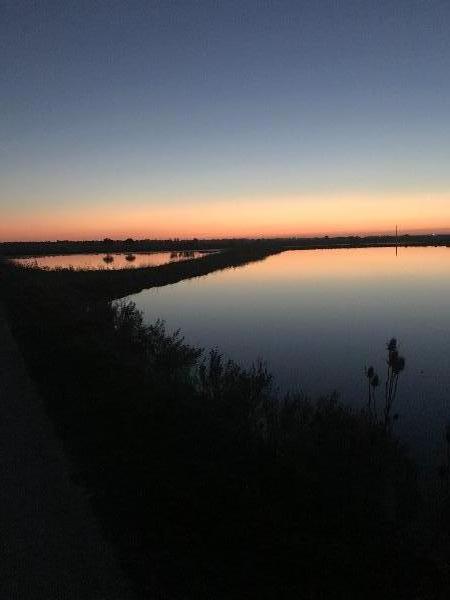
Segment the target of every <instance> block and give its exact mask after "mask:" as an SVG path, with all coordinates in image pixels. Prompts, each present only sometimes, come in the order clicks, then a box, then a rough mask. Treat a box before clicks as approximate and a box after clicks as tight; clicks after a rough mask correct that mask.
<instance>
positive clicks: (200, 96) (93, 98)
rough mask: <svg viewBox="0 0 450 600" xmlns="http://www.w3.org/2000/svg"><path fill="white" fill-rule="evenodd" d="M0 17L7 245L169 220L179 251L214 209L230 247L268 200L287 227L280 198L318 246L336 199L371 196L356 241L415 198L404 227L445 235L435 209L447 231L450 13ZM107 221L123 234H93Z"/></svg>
mask: <svg viewBox="0 0 450 600" xmlns="http://www.w3.org/2000/svg"><path fill="white" fill-rule="evenodd" d="M0 11H1V13H0V16H1V20H0V86H1V95H0V106H1V112H0V133H1V142H0V179H1V182H2V185H1V189H0V209H1V212H2V214H3V215H4V219H3V223H4V224H3V228H2V226H1V224H0V237H3V238H4V239H6V238H9V237H10V238H16V237H23V238H25V237H27V238H29V237H30V236H31V237H33V233H34V232H36V235H38V236H39V235H44V233H46V235H47V236H48V237H60V236H64V235H67V236H69V237H86V235H87V233H89V235H88V237H89V236H91V237H92V236H94V237H95V236H96V235H98V236H100V237H101V236H102V235H103V233H105V235H106V234H107V233H108V231H105V232H104V229H105V228H106V229H108V227H109V228H110V229H111V230H112V231H113V232H116V230H117V233H120V231H119V230H118V229H117V227H118V225H117V223H118V222H121V223H122V227H123V234H124V235H125V236H126V235H127V234H128V233H134V234H140V233H142V234H144V233H148V236H152V235H156V236H158V235H159V234H161V235H162V233H163V229H164V234H167V235H169V234H170V228H169V227H168V226H165V227H164V228H163V229H161V223H160V221H161V222H162V221H164V214H165V212H164V211H167V213H166V214H167V219H168V220H169V221H171V223H172V227H173V234H172V235H173V236H175V235H179V234H180V233H181V234H183V233H186V234H188V233H189V232H188V231H186V232H185V231H184V230H183V228H182V227H181V226H180V224H179V223H177V221H176V214H177V210H178V209H180V212H182V211H186V210H188V209H189V210H191V221H190V227H191V228H194V229H195V222H196V221H195V215H196V214H197V213H198V216H199V223H200V222H201V225H199V230H198V231H197V230H193V231H192V232H191V233H192V235H196V234H199V235H207V234H208V227H209V230H210V231H211V233H214V232H216V231H217V227H218V224H217V222H216V221H217V219H216V217H212V220H214V219H216V221H215V222H214V223H213V222H212V221H211V224H210V225H209V226H208V221H207V218H205V211H206V213H207V212H208V211H210V214H211V215H215V214H216V212H217V210H219V208H220V210H222V211H223V210H226V207H227V205H228V203H229V205H230V207H232V210H231V212H230V218H229V220H228V221H227V220H226V219H225V221H224V224H223V228H224V231H223V233H224V234H229V235H233V233H234V225H235V224H236V223H237V220H239V219H240V210H239V208H240V206H242V216H243V217H244V216H245V218H248V217H247V215H248V214H249V210H250V208H251V207H253V208H254V211H255V215H257V214H258V211H259V207H260V204H261V203H264V206H265V207H266V209H267V203H269V204H270V203H271V210H273V212H274V215H276V217H277V219H276V222H277V227H279V228H281V229H283V221H282V219H281V220H280V218H279V215H278V214H277V206H278V205H279V203H280V201H281V202H282V205H283V210H285V211H287V213H289V206H290V205H292V210H293V212H292V218H295V219H297V221H298V222H297V221H296V223H295V227H297V230H298V233H299V234H301V233H302V232H303V230H304V231H313V230H314V228H316V229H317V231H318V232H319V231H321V228H320V223H321V217H322V216H323V214H322V213H323V210H324V208H323V206H324V204H323V203H324V202H325V203H326V206H327V213H328V214H331V213H333V210H334V211H335V213H336V215H338V214H339V215H341V216H342V215H345V214H346V212H347V213H349V211H354V207H355V202H356V203H357V200H358V198H359V199H360V202H361V206H362V210H361V218H360V220H359V221H357V222H356V221H355V222H354V221H352V219H351V218H350V217H351V216H352V215H350V214H349V221H348V222H349V226H348V229H349V230H351V229H352V227H353V228H355V227H357V228H359V229H365V230H370V229H371V227H372V225H371V222H372V219H371V213H370V212H367V207H365V208H364V204H365V203H367V199H368V198H369V199H370V203H371V209H370V210H375V211H376V212H377V215H376V223H377V225H376V227H375V228H378V229H383V228H384V227H388V226H389V225H390V223H391V222H392V219H401V218H402V216H403V215H404V214H405V210H407V209H408V205H407V199H408V198H412V199H413V200H412V202H413V204H414V210H413V209H412V212H413V213H414V215H415V216H414V219H415V220H414V219H413V221H414V222H411V223H409V222H408V226H410V227H414V226H417V228H420V227H421V226H422V224H421V223H420V222H419V221H420V204H421V203H424V204H426V207H427V218H426V219H425V221H424V223H423V226H424V227H428V226H431V225H433V223H432V216H433V211H432V210H430V207H432V206H433V203H435V204H434V206H435V214H436V227H447V226H448V227H450V209H449V212H448V215H447V214H445V215H442V209H443V207H444V208H445V206H446V202H447V200H448V202H447V204H450V197H449V193H450V174H449V173H450V169H449V168H448V159H449V156H450V152H449V150H450V148H449V146H450V143H449V140H450V78H449V77H448V73H449V72H450V36H449V35H448V32H449V31H450V3H449V2H444V1H437V0H429V1H426V0H422V1H418V0H408V1H403V0H400V1H398V0H397V1H395V2H393V1H391V2H385V1H383V0H379V1H364V2H362V1H359V2H356V1H351V0H348V1H334V2H331V1H327V0H324V1H319V2H318V1H311V2H309V1H308V2H302V1H298V2H287V1H278V2H275V1H272V2H269V1H259V2H256V1H254V2H234V1H222V2H219V1H215V2H214V1H209V2H191V1H186V2H171V1H169V0H167V1H165V2H151V1H148V2H140V1H135V2H133V1H131V2H117V1H109V2H96V1H90V2H82V1H81V2H64V1H60V2H45V1H44V2H23V1H20V0H19V1H17V0H16V1H14V2H12V1H7V2H3V3H2V5H1V8H0ZM348 198H351V199H352V202H351V204H349V202H348V201H347V199H348ZM330 203H331V204H330ZM377 203H378V204H377ZM430 203H431V204H430ZM303 205H305V213H304V217H303V215H302V206H303ZM315 205H316V212H314V206H315ZM356 205H357V204H356ZM330 206H332V207H333V210H332V211H331V212H330V208H329V207H330ZM377 206H378V208H379V210H377ZM101 210H104V211H107V212H108V217H110V218H111V223H110V222H109V221H108V218H107V219H106V220H105V223H104V224H103V225H102V224H99V227H98V232H97V230H96V229H95V228H93V227H90V228H89V231H88V232H86V235H85V231H84V230H83V223H85V222H86V218H88V216H89V215H92V219H95V218H96V215H98V213H99V211H101ZM127 210H129V211H139V215H141V217H140V218H141V229H142V231H141V229H139V231H138V230H137V229H136V222H135V220H133V219H131V220H130V223H129V224H128V223H127V217H126V214H127ZM250 212H251V211H250ZM231 213H232V214H231ZM392 213H394V214H392ZM333 214H334V213H333ZM55 215H56V216H55ZM380 215H384V216H385V217H384V218H385V221H383V219H382V218H381V216H380ZM443 216H444V217H445V218H447V217H448V221H446V222H443ZM200 217H201V218H200ZM52 219H53V220H52ZM83 219H84V220H83ZM146 219H147V220H146ZM155 219H156V221H157V222H158V223H159V225H158V227H156V228H155V227H153V225H152V223H154V222H156V221H155ZM233 219H234V220H236V223H235V221H234V220H233ZM338 220H339V219H337V221H338ZM444 220H445V219H444ZM53 221H54V222H53ZM337 221H336V229H337V230H338V229H339V230H343V229H345V222H344V221H342V219H340V220H339V223H338V222H337ZM341 221H342V222H341ZM366 221H367V223H366ZM113 222H114V223H115V224H114V226H113V225H112V223H113ZM288 222H289V232H290V233H292V231H294V230H292V231H291V229H292V219H290V216H289V214H286V227H287V225H288ZM384 222H385V225H384ZM250 225H251V224H250V223H249V230H248V232H249V233H250V234H251V233H252V232H253V230H252V228H251V227H250ZM102 227H103V229H102ZM327 227H328V229H327V232H328V231H331V230H332V229H333V223H332V221H329V220H328V221H327ZM433 227H434V225H433ZM261 228H262V229H261V230H262V232H263V233H264V231H265V229H264V226H263V223H261ZM119 229H120V228H119ZM244 229H245V228H244ZM244 229H243V228H242V223H241V224H240V228H239V231H240V232H243V231H244ZM263 229H264V231H263ZM47 230H48V231H47ZM278 233H283V231H279V232H278Z"/></svg>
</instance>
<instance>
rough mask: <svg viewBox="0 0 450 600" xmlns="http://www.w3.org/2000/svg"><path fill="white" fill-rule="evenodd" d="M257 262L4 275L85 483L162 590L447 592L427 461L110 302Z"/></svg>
mask: <svg viewBox="0 0 450 600" xmlns="http://www.w3.org/2000/svg"><path fill="white" fill-rule="evenodd" d="M265 252H266V255H267V253H268V251H265ZM258 258H261V255H258V254H257V252H256V251H252V250H250V252H249V249H246V250H245V251H242V252H238V251H235V253H234V254H227V255H210V256H206V257H204V258H202V259H200V260H198V261H193V262H189V263H176V264H174V265H168V266H164V267H156V268H154V269H145V270H142V271H143V272H142V273H139V272H138V270H137V269H135V270H130V272H128V271H127V272H123V273H122V272H119V271H105V272H92V273H89V274H86V273H79V272H67V271H60V272H55V273H51V272H39V271H33V270H30V269H18V268H12V267H11V266H7V265H4V266H2V267H1V271H0V276H1V295H2V299H3V301H4V302H5V304H6V306H7V309H8V314H9V319H10V321H11V324H12V326H13V329H14V332H15V335H16V337H17V339H18V340H19V342H20V344H21V347H22V351H23V353H24V355H25V358H26V361H27V364H28V367H29V369H30V372H31V374H32V375H33V377H34V378H35V380H36V382H37V383H38V385H39V389H40V392H41V394H42V396H43V398H44V399H45V401H46V404H47V407H48V411H49V414H50V415H51V416H52V419H53V420H54V422H55V424H56V427H57V431H58V434H59V435H60V436H61V438H62V439H63V440H64V443H65V445H66V449H67V452H68V454H69V455H70V457H71V460H72V464H73V476H74V478H75V479H77V480H78V481H80V482H82V483H83V485H84V486H85V487H86V489H87V490H88V491H89V493H90V494H91V499H92V503H93V506H94V509H95V511H96V514H97V515H98V517H99V519H100V521H101V522H102V524H103V527H104V530H105V532H106V534H107V535H108V537H109V538H110V539H111V540H112V542H113V543H114V545H115V547H116V548H117V550H118V553H119V555H120V557H121V560H122V563H123V564H124V567H125V569H126V570H127V572H128V573H129V574H130V576H131V577H132V579H133V580H134V581H135V582H136V585H137V588H138V589H139V590H140V591H141V592H142V593H146V594H147V597H153V596H156V597H160V598H174V599H178V598H179V599H181V598H183V599H185V598H186V599H202V598H205V599H206V598H208V599H209V598H215V599H218V600H221V599H224V600H225V599H230V598H232V599H233V598H258V599H259V598H267V599H269V598H274V597H279V598H286V599H290V598H292V599H294V598H295V599H299V598H380V597H389V598H405V599H406V598H408V599H409V598H411V597H414V596H417V594H418V593H419V592H420V590H421V589H422V588H424V589H425V590H426V591H427V593H428V596H423V597H431V598H434V597H435V598H438V597H439V596H438V595H430V594H431V593H432V592H433V594H434V592H436V594H437V593H438V592H439V590H438V587H439V586H444V584H445V581H444V578H443V577H442V575H441V574H440V573H439V572H438V570H437V569H436V568H435V564H434V563H433V561H431V560H430V559H429V552H428V550H427V549H426V550H424V548H423V547H420V548H419V547H418V544H417V537H416V536H417V534H414V533H413V532H414V523H415V522H416V521H415V515H416V514H417V513H416V511H417V509H418V506H419V505H418V496H417V488H416V483H415V475H414V467H413V465H412V463H411V461H410V460H409V459H408V457H407V455H406V453H405V451H404V450H403V449H402V447H401V446H400V444H399V443H398V441H397V440H396V439H395V437H393V436H392V435H391V434H389V433H386V431H385V429H384V427H383V426H382V425H380V424H378V423H376V422H374V421H373V420H371V419H370V418H369V417H368V416H367V415H365V414H364V413H354V412H351V411H350V410H347V409H346V408H344V407H343V406H341V405H339V404H338V403H337V402H336V401H335V399H333V398H328V399H323V400H321V401H320V402H318V403H310V402H308V401H307V400H305V399H304V398H302V397H299V396H291V397H286V398H277V397H275V395H274V393H273V391H272V389H271V377H270V375H269V374H268V373H267V372H266V371H265V369H264V367H263V366H262V365H257V366H255V367H254V368H253V369H252V370H250V371H244V370H242V369H241V368H240V367H239V366H238V365H236V364H234V363H232V362H225V361H223V360H222V358H221V357H220V356H218V355H217V354H214V353H213V354H211V355H209V356H206V357H204V356H202V354H201V352H200V351H199V350H197V349H195V348H192V347H189V346H188V345H186V344H185V343H184V341H183V340H182V339H181V338H180V337H178V336H169V335H168V334H167V333H166V332H165V330H164V327H163V326H162V325H161V324H156V325H153V326H150V327H147V326H144V325H143V323H142V319H141V317H140V315H139V313H137V312H136V310H135V309H134V308H133V307H132V306H121V307H120V306H119V307H112V306H111V305H110V304H109V302H108V300H109V299H111V298H116V297H117V296H118V295H126V294H129V293H132V292H133V291H138V290H139V289H141V288H142V287H147V286H150V285H156V284H160V285H161V284H163V283H171V282H173V281H177V280H179V279H181V278H184V277H186V276H196V275H202V274H206V273H208V272H211V271H212V270H215V269H217V268H225V267H230V266H238V265H239V264H243V263H244V262H247V261H248V260H257V259H258ZM119 291H120V293H119ZM218 343H219V344H220V340H218ZM441 589H443V588H441ZM158 594H159V596H158ZM418 597H421V596H418Z"/></svg>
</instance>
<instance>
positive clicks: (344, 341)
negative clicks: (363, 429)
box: [132, 247, 450, 449]
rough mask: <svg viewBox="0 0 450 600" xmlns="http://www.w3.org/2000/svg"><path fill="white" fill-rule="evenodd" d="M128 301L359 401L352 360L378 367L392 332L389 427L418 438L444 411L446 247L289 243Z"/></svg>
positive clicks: (235, 353)
mask: <svg viewBox="0 0 450 600" xmlns="http://www.w3.org/2000/svg"><path fill="white" fill-rule="evenodd" d="M132 300H134V301H135V302H136V304H137V307H138V308H139V309H141V310H143V311H144V313H145V316H146V319H147V320H148V321H153V320H154V319H156V318H158V317H159V318H163V319H165V320H166V321H167V325H168V328H169V329H177V328H180V329H181V330H182V331H183V333H184V334H185V336H186V340H187V341H188V342H190V343H192V344H196V345H199V346H202V347H204V348H210V347H212V346H217V347H218V348H219V350H220V351H221V352H223V353H224V354H226V355H228V356H230V357H232V358H234V359H236V360H239V361H241V362H243V363H245V364H249V363H250V362H251V361H252V360H254V359H255V358H257V357H263V358H264V359H266V360H267V362H268V366H269V369H270V370H271V371H272V373H274V375H275V376H276V382H277V384H278V386H279V387H281V388H282V389H288V388H297V389H298V388H301V389H303V390H304V391H305V392H307V393H308V394H310V395H312V396H318V395H320V394H325V393H329V392H331V391H332V390H334V389H336V390H338V391H339V392H340V394H341V397H342V399H343V400H344V401H345V402H347V403H350V404H352V405H354V406H361V405H363V404H365V403H366V401H367V391H366V384H367V380H366V378H365V377H364V368H365V367H366V366H367V365H372V364H373V366H374V367H375V369H376V371H377V372H378V373H380V375H381V376H382V378H383V377H384V373H385V370H386V364H385V346H386V342H387V340H388V339H389V338H391V337H396V338H397V339H398V340H399V344H400V351H401V354H402V355H404V356H405V358H406V369H405V372H404V373H403V374H402V377H401V380H400V383H399V392H398V404H397V407H396V410H397V412H399V413H400V419H399V421H398V424H397V425H396V427H397V428H398V431H399V432H401V433H402V435H403V436H404V437H406V438H407V439H408V440H410V441H412V442H413V443H414V445H415V446H416V448H422V449H424V448H428V449H429V448H430V447H431V445H432V444H435V443H436V441H437V440H438V439H439V436H441V432H442V429H443V427H444V425H445V424H446V423H447V421H450V411H449V408H450V368H449V367H450V365H449V357H450V249H448V248H445V247H441V248H400V249H399V251H398V255H397V256H396V253H395V249H393V248H368V249H353V250H350V249H342V250H309V251H289V252H284V253H283V254H279V255H276V256H272V257H269V258H267V259H266V260H264V261H261V262H259V263H253V264H250V265H247V266H245V267H242V268H239V269H232V270H227V271H222V272H216V273H213V274H210V275H208V276H205V277H202V278H197V279H192V280H187V281H183V282H180V283H177V284H174V285H170V286H166V287H163V288H159V289H153V290H145V291H143V292H141V293H140V294H136V295H135V296H133V297H132ZM382 389H383V386H381V387H380V394H382Z"/></svg>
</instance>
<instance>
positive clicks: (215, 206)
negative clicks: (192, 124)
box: [0, 195, 450, 241]
mask: <svg viewBox="0 0 450 600" xmlns="http://www.w3.org/2000/svg"><path fill="white" fill-rule="evenodd" d="M449 200H450V198H449V197H448V196H444V195H440V196H424V195H420V196H419V195H417V196H413V197H411V196H407V197H389V198H387V197H374V196H367V197H361V196H358V197H356V196H353V197H348V196H347V197H331V198H330V197H327V198H316V197H314V198H304V197H299V198H283V199H264V200H261V201H256V200H247V199H231V200H229V201H221V202H213V201H211V202H189V203H187V202H185V203H176V204H175V203H173V204H165V205H162V204H161V203H159V204H154V205H150V204H147V205H145V204H143V203H133V202H131V201H128V202H127V201H125V200H124V201H122V202H118V201H117V200H116V201H114V202H113V203H111V205H108V206H95V205H93V206H90V207H88V208H81V207H74V206H72V207H71V208H69V209H67V208H66V209H63V208H56V209H50V208H48V209H47V210H46V211H41V212H40V214H31V215H29V214H28V215H26V217H25V216H24V215H23V214H14V213H11V214H7V215H3V217H2V219H1V221H0V240H5V241H8V240H50V239H102V238H104V237H111V238H114V239H123V238H127V237H133V238H141V239H142V238H156V239H157V238H160V239H167V238H174V237H179V238H192V237H197V238H227V237H275V236H315V235H318V236H323V235H330V236H333V235H341V234H342V235H349V234H358V235H365V234H370V233H387V232H391V233H392V231H393V228H394V227H395V224H397V223H398V224H399V228H400V233H402V232H403V233H405V232H411V233H413V232H414V231H443V230H445V229H446V228H448V227H450V202H449ZM124 206H125V207H126V208H124Z"/></svg>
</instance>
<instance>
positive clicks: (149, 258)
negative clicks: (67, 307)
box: [14, 251, 203, 269]
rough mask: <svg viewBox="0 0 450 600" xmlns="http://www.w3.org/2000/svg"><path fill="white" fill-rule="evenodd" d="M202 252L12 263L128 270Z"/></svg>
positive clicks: (43, 258)
mask: <svg viewBox="0 0 450 600" xmlns="http://www.w3.org/2000/svg"><path fill="white" fill-rule="evenodd" d="M202 255H203V253H202V252H193V251H186V252H139V253H136V254H131V253H130V254H61V255H59V256H37V257H28V258H15V259H14V262H16V263H18V264H22V265H28V266H33V267H39V268H41V269H69V268H72V269H125V268H127V269H129V268H131V267H157V266H159V265H165V264H166V263H169V262H174V261H179V260H187V259H190V258H198V257H199V256H202Z"/></svg>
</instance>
